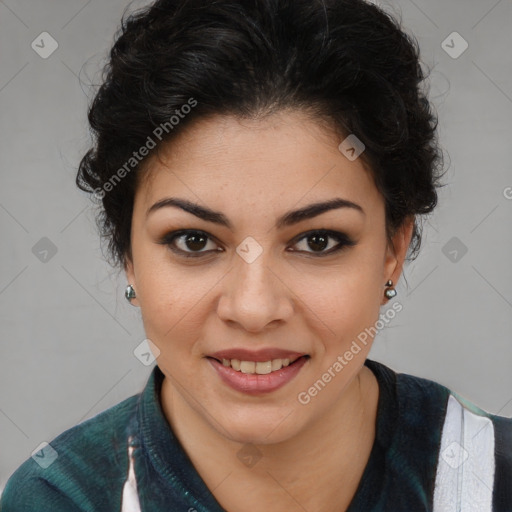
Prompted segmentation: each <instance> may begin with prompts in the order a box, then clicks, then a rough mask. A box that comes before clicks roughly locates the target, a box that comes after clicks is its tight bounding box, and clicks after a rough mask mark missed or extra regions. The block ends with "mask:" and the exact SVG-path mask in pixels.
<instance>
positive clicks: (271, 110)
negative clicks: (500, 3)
mask: <svg viewBox="0 0 512 512" xmlns="http://www.w3.org/2000/svg"><path fill="white" fill-rule="evenodd" d="M423 80H424V76H423V74H422V70H421V67H420V65H419V50H418V47H417V43H416V41H415V40H414V39H413V38H411V37H410V36H407V35H406V34H405V33H404V32H402V30H401V29H400V27H399V24H398V22H397V21H396V20H394V19H392V18H391V17H390V16H389V15H387V14H385V13H384V12H382V11H381V10H379V9H378V8H377V7H376V6H374V5H371V4H368V3H366V2H364V1H362V0H350V1H349V0H326V1H324V2H312V1H311V0H293V1H291V0H288V1H286V0H259V1H257V2H256V1H254V2H240V1H236V0H218V1H216V2H200V1H188V2H187V1H185V0H182V1H177V0H176V1H171V0H159V1H157V2H155V3H154V4H152V5H150V6H149V7H147V8H145V9H143V10H140V11H139V12H137V13H135V14H133V15H132V16H130V17H129V18H128V19H127V20H126V21H125V22H124V23H123V28H122V32H121V34H120V35H119V37H118V39H117V40H116V42H115V44H114V47H113V49H112V51H111V55H110V62H109V64H108V67H107V74H106V78H105V81H104V83H103V85H102V86H101V88H100V90H99V92H98V94H97V96H96V97H95V99H94V102H93V104H92V106H91V110H90V115H89V120H90V124H91V127H92V129H93V131H94V134H95V141H94V146H93V147H92V148H91V150H90V151H89V152H88V153H87V154H86V155H85V157H84V158H83V160H82V162H81V164H80V168H79V172H78V177H77V183H78V185H79V187H80V188H82V189H83V190H87V191H89V192H91V193H92V194H93V196H94V198H95V199H96V200H98V201H100V203H101V207H102V210H101V213H100V221H101V226H102V234H103V236H104V237H105V238H106V240H107V241H108V243H109V248H110V251H111V255H112V257H113V261H114V263H115V264H118V265H120V266H121V267H122V268H123V269H124V271H125V272H126V276H127V281H128V286H127V289H126V298H127V299H128V300H129V301H130V302H131V303H132V304H133V305H134V306H136V307H140V309H141V314H142V320H143V323H144V328H145V331H146V334H147V338H148V342H147V346H148V347H149V349H151V352H152V354H153V356H154V357H155V358H156V363H157V364H156V366H155V367H154V369H153V371H152V373H151V375H150V377H149V380H148V383H147V385H146V387H145V389H144V390H143V391H142V393H141V394H140V395H136V396H133V397H130V398H128V399H126V400H125V401H123V402H121V403H120V404H118V405H116V406H115V407H112V408H110V409H108V410H107V411H105V412H103V413H101V414H99V415H97V416H95V417H94V418H92V419H90V420H88V421H85V422H83V423H81V424H80V425H77V426H75V427H73V428H72V429H70V430H67V431H66V432H64V433H62V434H61V435H60V436H58V437H57V438H56V439H54V440H53V441H51V442H50V444H49V445H48V446H47V447H45V448H44V449H43V450H42V451H41V453H40V454H39V457H40V459H45V460H46V461H48V462H47V463H41V462H40V463H38V464H35V463H34V460H35V459H34V460H28V461H26V462H25V463H24V464H23V465H22V466H21V467H20V468H19V469H18V470H17V471H16V472H15V474H14V475H13V476H12V477H11V479H10V480H9V482H8V484H7V486H6V489H5V491H4V494H3V496H2V510H3V511H5V512H14V511H27V510H52V511H75V510H76V511H84V512H85V511H90V512H92V511H95V512H96V511H109V512H111V511H114V510H121V511H122V512H128V511H130V512H135V511H143V512H147V511H160V510H184V511H185V510H188V511H209V512H210V511H221V510H226V511H229V512H238V511H242V510H243V511H244V512H253V511H254V512H255V511H260V510H266V511H271V512H277V511H283V510H286V511H295V510H297V511H304V510H307V511H311V512H313V511H314V512H327V511H334V510H336V511H351V512H354V511H370V510H387V511H408V512H410V511H423V510H425V511H427V510H434V511H436V512H438V511H448V510H462V511H473V510H475V511H477V510H478V511H480V512H481V511H491V510H492V511H505V510H512V490H511V488H512V486H511V485H510V483H511V482H512V420H511V419H507V418H504V417H499V416H494V415H491V414H489V413H487V412H485V411H483V410H481V409H479V408H478V407H476V406H475V405H473V404H471V403H468V402H467V401H465V400H464V399H462V398H461V397H458V396H457V395H455V393H453V392H451V391H450V390H449V389H447V388H445V387H444V386H442V385H440V384H438V383H435V382H432V381H429V380H425V379H421V378H418V377H414V376H410V375H406V374H398V373H395V372H394V371H392V370H391V369H390V368H387V367H386V366H384V365H382V364H380V363H377V362H375V361H372V360H369V359H367V355H368V353H369V351H370V348H371V345H372V342H373V338H374V336H375V333H376V332H377V331H378V329H379V323H380V324H382V323H383V322H385V321H386V318H390V317H392V316H394V315H396V314H398V312H399V311H400V310H401V304H400V302H399V301H397V300H393V299H394V298H395V296H396V290H395V285H396V283H397V282H398V280H399V278H400V275H401V273H402V269H403V265H404V262H405V261H406V260H407V259H408V258H410V259H412V258H413V257H414V256H415V255H416V254H417V252H418V250H419V247H420V240H421V235H420V222H419V220H420V217H419V216H421V215H423V214H428V213H430V212H431V211H432V210H433V209H434V207H435V205H436V202H437V193H436V188H437V187H438V186H439V184H440V176H441V155H440V151H439V148H438V146H437V144H436V119H435V116H434V114H433V113H432V111H431V107H430V104H429V102H428V101H427V99H426V98H425V96H424V94H423V93H422V92H421V90H420V84H421V83H422V81H423ZM383 306H384V308H383ZM384 311H385V312H384ZM149 340H150V341H149ZM145 357H146V358H149V357H150V353H149V352H146V353H145Z"/></svg>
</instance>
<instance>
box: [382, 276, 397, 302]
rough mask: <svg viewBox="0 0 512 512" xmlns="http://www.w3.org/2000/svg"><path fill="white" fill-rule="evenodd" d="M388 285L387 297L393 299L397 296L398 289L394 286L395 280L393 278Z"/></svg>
mask: <svg viewBox="0 0 512 512" xmlns="http://www.w3.org/2000/svg"><path fill="white" fill-rule="evenodd" d="M386 286H387V287H388V289H387V290H386V291H385V292H384V295H385V296H386V298H387V299H392V298H393V297H396V290H395V289H394V288H393V281H391V279H390V280H389V281H388V282H387V283H386Z"/></svg>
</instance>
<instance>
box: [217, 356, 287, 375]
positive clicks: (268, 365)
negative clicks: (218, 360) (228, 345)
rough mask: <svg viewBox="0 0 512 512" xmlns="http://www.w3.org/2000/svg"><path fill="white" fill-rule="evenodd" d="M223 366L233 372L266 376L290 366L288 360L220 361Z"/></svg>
mask: <svg viewBox="0 0 512 512" xmlns="http://www.w3.org/2000/svg"><path fill="white" fill-rule="evenodd" d="M222 364H223V365H224V366H231V368H233V370H235V371H237V372H242V373H251V374H254V373H256V374H258V375H266V374H268V373H271V372H275V371H277V370H280V369H281V368H283V367H286V366H288V365H289V364H290V359H288V358H286V359H272V360H270V361H258V362H256V361H240V360H239V359H222Z"/></svg>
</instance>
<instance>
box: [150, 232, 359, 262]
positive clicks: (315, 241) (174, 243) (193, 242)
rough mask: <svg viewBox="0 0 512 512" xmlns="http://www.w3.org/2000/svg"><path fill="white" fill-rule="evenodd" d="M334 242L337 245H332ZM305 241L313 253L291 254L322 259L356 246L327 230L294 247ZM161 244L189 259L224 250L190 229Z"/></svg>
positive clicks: (306, 237) (167, 237)
mask: <svg viewBox="0 0 512 512" xmlns="http://www.w3.org/2000/svg"><path fill="white" fill-rule="evenodd" d="M333 240H334V241H335V242H337V243H335V244H332V241H333ZM304 241H306V243H304V246H305V247H306V248H308V247H309V248H311V249H313V250H312V251H308V250H304V249H303V250H296V249H292V250H291V252H305V253H308V254H313V255H314V256H318V257H321V256H327V255H330V254H333V253H335V252H338V251H341V250H342V249H343V248H345V247H352V246H354V245H356V242H354V241H353V240H352V239H351V238H350V237H349V236H348V235H346V234H345V233H340V232H338V231H330V230H325V229H323V230H315V231H309V232H307V233H305V234H302V235H301V236H300V237H299V238H296V239H295V243H294V245H298V244H300V243H303V242H304ZM330 241H331V243H330ZM159 243H160V244H162V245H166V246H168V247H169V248H170V249H171V250H172V251H173V252H174V253H176V254H178V255H180V256H184V257H187V258H199V257H203V256H205V255H206V254H207V253H212V252H221V251H222V249H215V247H216V246H217V244H215V243H214V242H213V241H212V237H211V236H210V235H208V234H207V233H205V232H204V231H198V230H190V229H188V230H181V231H176V232H173V233H169V234H167V235H165V236H164V237H163V238H162V239H161V240H160V242H159ZM208 244H210V248H208ZM327 248H329V250H328V251H326V249H327Z"/></svg>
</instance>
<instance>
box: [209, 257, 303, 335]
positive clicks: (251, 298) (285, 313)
mask: <svg viewBox="0 0 512 512" xmlns="http://www.w3.org/2000/svg"><path fill="white" fill-rule="evenodd" d="M222 282H223V288H222V294H221V297H220V299H219V301H218V305H217V314H218V315H219V317H220V318H221V319H222V320H223V321H225V322H228V323H231V324H235V325H236V326H238V327H239V328H240V329H243V330H245V331H247V332H252V333H257V332H262V331H264V330H265V329H267V328H268V326H269V325H273V327H278V326H279V325H280V324H282V323H284V322H286V321H288V320H289V319H290V318H291V316H292V315H293V311H294V306H293V292H292V290H291V287H290V284H289V283H286V278H285V276H284V275H280V273H279V270H278V266H277V265H275V264H274V265H272V263H271V262H270V261H269V258H267V257H266V254H265V251H264V252H263V253H262V254H260V256H259V257H258V258H257V259H256V260H255V261H252V262H251V263H249V262H247V261H245V260H244V259H243V258H241V257H239V256H238V255H236V257H235V262H234V264H233V268H232V269H231V271H230V272H229V273H228V275H227V276H226V278H225V279H223V281H222Z"/></svg>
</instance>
